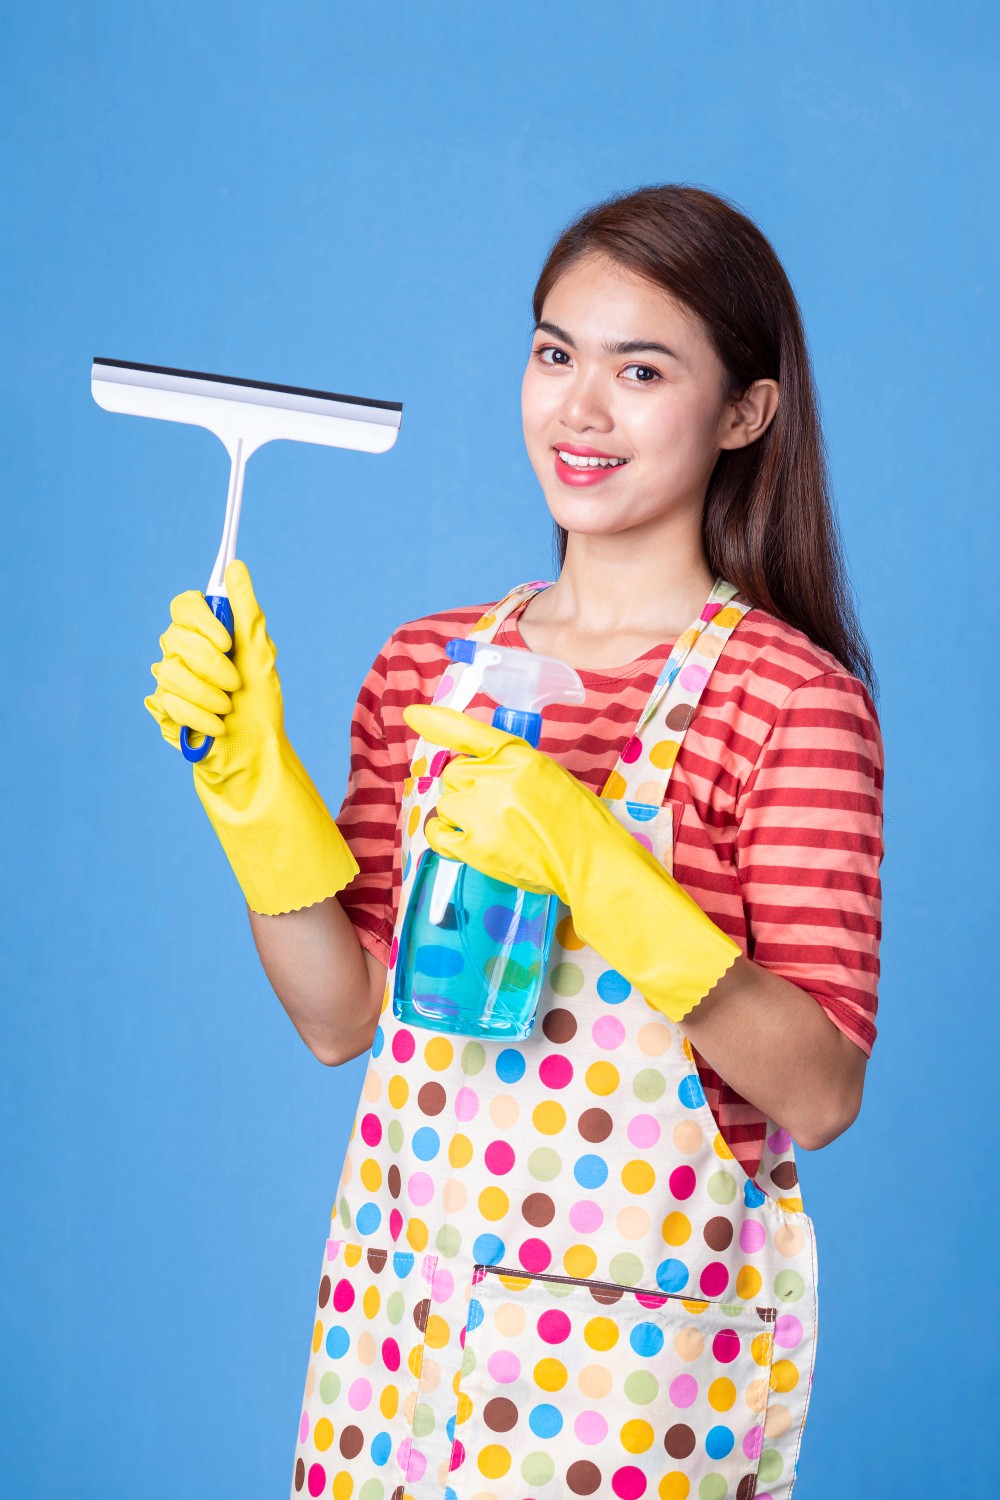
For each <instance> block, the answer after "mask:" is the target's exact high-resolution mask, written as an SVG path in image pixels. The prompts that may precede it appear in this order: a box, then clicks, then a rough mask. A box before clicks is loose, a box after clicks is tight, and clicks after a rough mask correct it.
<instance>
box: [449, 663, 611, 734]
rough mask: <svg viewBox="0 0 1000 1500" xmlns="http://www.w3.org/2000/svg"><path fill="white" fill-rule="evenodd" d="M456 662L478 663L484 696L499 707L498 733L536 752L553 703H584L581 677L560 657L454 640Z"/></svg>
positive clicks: (495, 720) (496, 726)
mask: <svg viewBox="0 0 1000 1500" xmlns="http://www.w3.org/2000/svg"><path fill="white" fill-rule="evenodd" d="M445 650H446V651H447V653H448V655H449V657H450V658H451V660H452V661H463V662H474V663H475V665H476V668H477V669H478V671H479V681H480V685H481V687H482V691H483V692H484V693H486V694H488V696H489V697H491V698H492V699H493V701H494V703H496V704H498V705H499V706H498V707H497V709H496V711H495V712H494V714H493V727H494V728H495V729H505V730H506V731H507V732H508V734H516V735H519V736H520V737H521V738H522V739H525V740H527V741H528V743H529V745H534V746H536V747H537V745H538V741H539V739H540V738H541V733H542V713H541V711H542V709H543V708H547V707H548V705H549V704H550V703H583V701H584V699H585V696H586V694H585V693H584V688H583V683H582V681H581V680H580V676H579V674H578V673H577V672H576V671H575V670H574V669H573V668H572V667H571V666H569V665H568V663H567V662H564V661H561V660H560V658H559V657H558V656H540V655H538V653H537V652H535V651H521V650H517V649H516V648H514V647H511V646H494V645H493V644H492V643H488V642H483V641H468V640H461V639H455V640H451V641H449V642H448V644H447V646H446V647H445Z"/></svg>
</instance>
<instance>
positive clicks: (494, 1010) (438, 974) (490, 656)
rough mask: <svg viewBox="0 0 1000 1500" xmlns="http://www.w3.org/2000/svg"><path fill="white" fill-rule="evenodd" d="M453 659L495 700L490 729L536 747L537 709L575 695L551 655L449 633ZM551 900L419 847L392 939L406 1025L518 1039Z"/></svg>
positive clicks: (567, 671) (552, 913) (534, 998)
mask: <svg viewBox="0 0 1000 1500" xmlns="http://www.w3.org/2000/svg"><path fill="white" fill-rule="evenodd" d="M446 650H447V652H448V655H449V656H450V657H451V659H452V661H464V662H468V663H471V664H473V665H472V667H471V668H470V670H475V671H476V673H477V677H478V679H479V681H478V685H479V686H480V687H481V688H482V691H483V692H485V693H488V694H489V696H490V697H491V698H492V699H493V700H494V702H495V703H497V704H498V705H499V706H498V707H497V709H496V710H495V711H494V714H493V724H494V727H495V728H497V729H505V730H507V731H508V733H510V734H516V735H520V736H521V738H522V739H525V740H527V741H528V743H529V744H530V745H534V746H535V747H536V748H537V746H538V742H539V740H540V738H541V733H542V714H541V710H542V709H543V708H545V707H547V705H548V704H550V703H582V702H583V701H584V688H583V683H582V682H581V680H580V677H579V675H578V673H577V672H575V671H574V670H573V668H572V667H571V666H568V665H567V663H566V662H564V661H560V660H559V658H558V657H555V656H540V655H538V654H537V653H536V652H534V651H521V650H515V649H512V648H511V647H509V646H494V645H492V644H487V643H483V642H478V641H467V640H452V641H449V642H448V645H447V647H446ZM558 904H559V903H558V899H557V897H555V896H553V895H547V894H539V893H538V892H535V891H525V890H522V889H521V888H520V887H519V886H513V885H508V884H507V883H506V882H505V881H502V880H494V879H493V878H492V877H491V876H489V875H484V874H483V873H482V871H480V870H476V869H474V868H473V867H472V866H471V865H467V864H464V863H463V862H462V861H461V860H455V859H447V858H446V857H445V856H444V855H442V854H438V853H437V851H436V850H434V849H425V850H424V851H423V853H422V854H421V856H420V860H419V863H418V865H417V869H416V873H415V875H414V878H413V890H412V892H411V894H410V900H409V905H408V906H407V910H406V917H405V920H404V922H403V930H402V932H401V933H400V938H399V951H398V953H397V957H396V971H395V980H394V983H393V997H392V1006H393V1013H394V1014H395V1016H396V1017H397V1019H399V1020H401V1021H404V1022H406V1023H407V1024H408V1025H410V1026H425V1027H429V1028H430V1029H431V1030H433V1031H448V1032H452V1033H454V1034H457V1035H460V1036H481V1037H493V1038H496V1039H502V1038H508V1039H511V1040H521V1039H523V1038H524V1037H526V1036H528V1034H529V1033H530V1031H531V1028H532V1026H533V1025H534V1021H535V1014H536V1011H537V1009H538V997H539V994H540V993H541V988H542V981H543V979H544V977H545V965H546V963H547V961H548V956H549V948H550V946H551V943H552V933H553V929H554V927H555V919H556V909H557V907H558Z"/></svg>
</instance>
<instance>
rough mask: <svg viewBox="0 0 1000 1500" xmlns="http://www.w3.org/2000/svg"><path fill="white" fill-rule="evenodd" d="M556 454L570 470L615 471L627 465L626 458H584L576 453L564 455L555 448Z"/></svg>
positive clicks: (559, 449) (560, 450)
mask: <svg viewBox="0 0 1000 1500" xmlns="http://www.w3.org/2000/svg"><path fill="white" fill-rule="evenodd" d="M556 452H557V453H558V454H559V457H560V458H561V459H562V461H563V463H564V464H569V466H570V468H571V469H597V468H601V469H617V468H619V467H620V466H621V465H622V464H627V463H628V459H627V458H584V457H582V456H581V455H580V454H578V453H564V452H563V450H562V449H561V448H557V449H556Z"/></svg>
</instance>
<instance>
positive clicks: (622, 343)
mask: <svg viewBox="0 0 1000 1500" xmlns="http://www.w3.org/2000/svg"><path fill="white" fill-rule="evenodd" d="M536 333H551V334H552V336H553V338H557V339H561V340H562V342H563V343H564V344H568V345H569V347H570V348H571V349H575V348H576V345H575V344H574V342H573V340H572V339H571V338H570V336H569V334H568V333H566V332H565V330H564V329H562V328H559V327H558V326H557V325H556V324H555V323H544V322H543V323H536V324H535V327H534V330H533V332H532V338H534V335H535V334H536ZM604 347H605V349H606V350H607V351H608V353H609V354H645V353H646V351H647V350H649V349H653V350H655V351H656V353H657V354H666V355H668V356H669V357H670V359H676V360H679V359H680V355H679V354H678V353H677V352H676V351H675V350H673V349H668V348H667V346H666V344H656V343H653V342H652V341H651V340H649V339H618V340H616V341H612V342H611V343H606V344H605V345H604Z"/></svg>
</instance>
